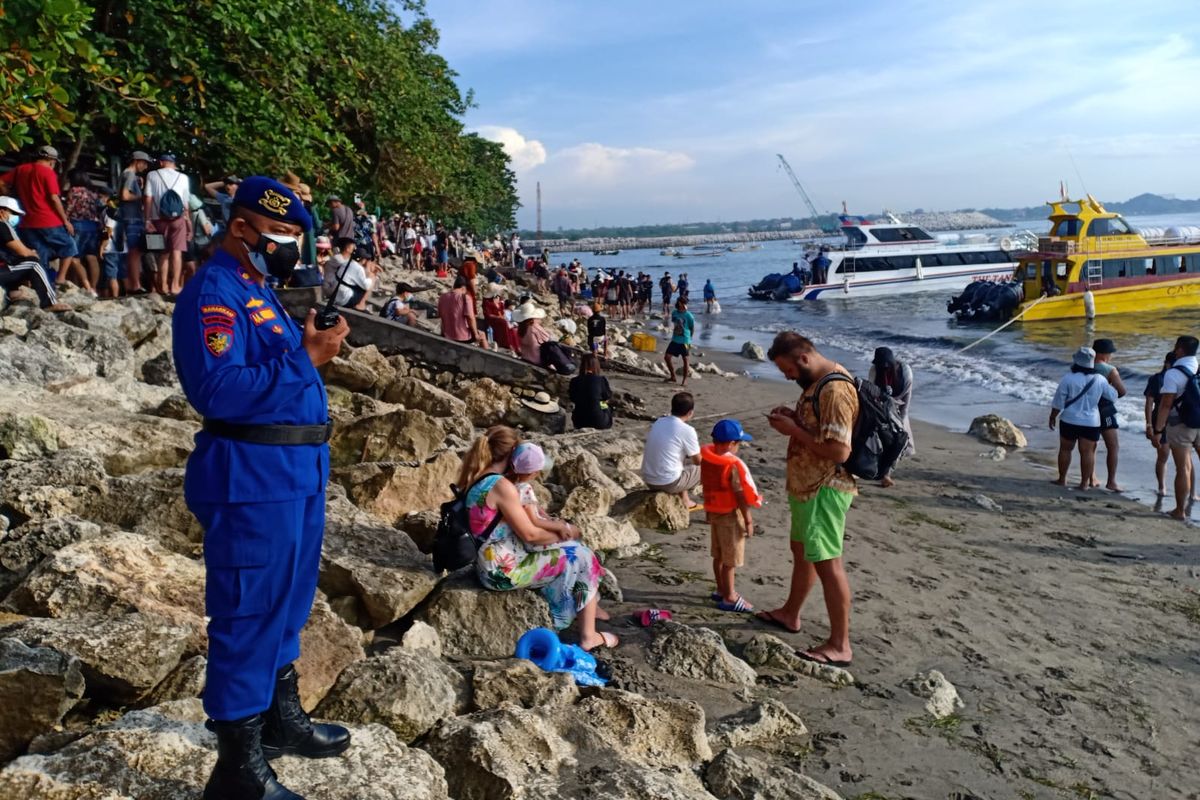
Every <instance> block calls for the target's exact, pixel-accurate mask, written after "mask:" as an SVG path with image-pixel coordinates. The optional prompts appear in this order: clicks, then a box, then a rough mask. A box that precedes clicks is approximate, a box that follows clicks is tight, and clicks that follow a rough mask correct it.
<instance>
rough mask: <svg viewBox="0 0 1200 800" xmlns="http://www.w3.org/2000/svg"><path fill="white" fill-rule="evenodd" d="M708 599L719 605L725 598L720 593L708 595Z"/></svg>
mask: <svg viewBox="0 0 1200 800" xmlns="http://www.w3.org/2000/svg"><path fill="white" fill-rule="evenodd" d="M709 598H710V599H711V600H712V601H713V602H714V603H719V602H721V601H722V600H724V599H725V596H724V595H723V594H721V593H720V592H713V593H712V594H710V595H709Z"/></svg>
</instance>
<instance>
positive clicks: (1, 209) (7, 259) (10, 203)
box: [0, 196, 71, 312]
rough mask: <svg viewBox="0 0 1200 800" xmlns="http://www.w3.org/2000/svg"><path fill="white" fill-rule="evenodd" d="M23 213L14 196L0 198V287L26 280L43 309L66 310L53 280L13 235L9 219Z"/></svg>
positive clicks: (33, 253)
mask: <svg viewBox="0 0 1200 800" xmlns="http://www.w3.org/2000/svg"><path fill="white" fill-rule="evenodd" d="M24 213H25V209H23V208H21V204H20V203H18V202H17V198H15V197H8V196H4V197H0V289H9V288H11V287H14V286H20V285H21V284H23V283H25V282H26V281H28V282H29V283H30V284H32V285H33V290H34V291H35V292H37V296H38V305H40V306H41V308H42V310H44V311H55V312H57V311H70V310H71V307H70V306H68V305H65V304H63V303H59V302H58V299H57V297H56V296H55V294H54V283H53V282H52V281H51V280H50V278H49V276H47V275H46V270H45V268H44V267H42V264H41V262H40V261H38V254H37V253H36V252H34V251H33V250H31V249H30V248H29V246H28V245H26V244H25V243H24V242H22V241H21V240H20V238H18V237H17V234H16V231H14V230H13V227H12V219H13V217H15V216H19V215H22V214H24Z"/></svg>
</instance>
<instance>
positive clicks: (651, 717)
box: [576, 689, 712, 767]
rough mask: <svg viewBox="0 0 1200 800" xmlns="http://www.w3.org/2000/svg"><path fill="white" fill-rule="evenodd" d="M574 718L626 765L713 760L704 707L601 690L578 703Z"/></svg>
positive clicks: (671, 763) (692, 762) (662, 765)
mask: <svg viewBox="0 0 1200 800" xmlns="http://www.w3.org/2000/svg"><path fill="white" fill-rule="evenodd" d="M576 714H577V715H578V718H579V721H580V722H581V723H582V725H583V726H584V727H585V728H586V729H587V730H588V731H589V732H590V733H592V734H594V735H595V736H596V737H598V738H599V740H600V741H601V742H602V743H603V746H605V747H607V748H610V749H612V750H613V751H615V752H617V753H620V754H621V756H622V757H624V758H627V759H629V760H630V761H634V762H637V763H640V764H648V765H651V766H655V767H669V766H674V765H677V764H697V763H699V762H702V761H708V760H709V759H710V758H712V750H711V749H710V748H709V743H708V737H707V736H706V735H705V733H704V709H703V708H701V707H700V706H699V705H697V704H696V703H692V702H688V701H685V700H670V699H664V700H652V699H650V698H647V697H642V696H641V695H638V694H632V693H630V692H622V691H619V690H616V689H603V690H601V691H600V692H599V693H597V694H595V695H592V696H590V697H587V698H585V699H584V700H582V701H580V703H579V705H578V706H576Z"/></svg>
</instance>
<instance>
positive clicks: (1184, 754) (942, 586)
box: [610, 352, 1200, 800]
mask: <svg viewBox="0 0 1200 800" xmlns="http://www.w3.org/2000/svg"><path fill="white" fill-rule="evenodd" d="M700 360H702V361H716V362H717V363H718V364H720V365H721V366H722V367H723V368H725V369H728V370H735V371H739V372H740V371H742V370H744V369H746V368H747V367H748V366H749V365H750V364H751V362H748V361H746V360H744V359H741V358H740V357H738V356H732V355H725V354H718V353H715V352H710V353H708V354H706V355H705V356H704V357H703V358H701V359H700ZM611 377H612V380H613V383H614V388H619V389H621V390H625V391H628V392H630V393H632V394H635V395H637V396H639V397H641V398H643V400H644V401H645V403H646V407H647V410H648V411H650V412H652V413H657V412H659V411H660V410H661V411H662V412H663V413H665V409H666V408H667V407H668V398H669V397H670V395H671V393H672V391H674V390H675V388H676V387H672V386H669V385H667V384H664V383H662V382H661V380H653V379H641V378H631V377H627V376H611ZM688 388H689V389H690V390H691V391H693V393H694V394H696V396H697V410H696V414H697V416H698V417H705V418H706V419H703V420H702V421H698V422H697V423H696V427H697V430H698V432H699V433H700V439H701V442H702V443H704V442H705V441H707V440H708V435H709V431H710V430H711V426H712V424H713V422H714V421H715V418H716V417H715V416H713V415H720V414H726V413H728V414H732V415H735V416H739V417H740V418H741V420H742V422H743V423H744V424H745V426H746V428H747V430H748V431H749V432H750V433H752V434H753V435H754V436H755V437H756V441H755V442H754V443H753V444H752V445H749V446H747V447H746V448H745V449H744V450H743V457H744V458H745V460H746V461H747V463H748V464H749V466H750V468H751V470H752V471H753V473H754V475H755V478H756V480H757V482H758V485H759V487H760V489H761V490H762V491H763V494H764V496H765V497H766V498H767V505H766V506H765V507H764V508H763V509H761V510H760V511H759V512H757V513H756V515H755V520H756V522H757V524H758V526H759V527H760V528H761V532H760V533H759V535H756V536H755V537H754V538H753V539H751V540H750V542H749V543H748V547H747V561H746V566H745V567H744V568H742V569H741V570H739V573H738V579H737V585H738V588H739V590H740V591H741V592H743V593H744V594H745V596H746V598H747V599H748V600H750V601H751V602H753V603H754V604H755V605H756V606H757V607H758V608H762V609H765V608H774V607H776V606H778V605H780V604H782V602H783V600H784V598H785V597H786V594H787V588H788V580H789V577H790V571H791V560H790V553H789V551H788V539H787V530H788V514H787V503H786V497H785V494H784V452H785V446H786V443H785V441H784V439H783V437H781V436H779V435H777V434H775V433H774V431H772V430H771V429H770V428H769V427H768V425H767V424H766V420H765V418H764V417H763V415H762V412H761V411H759V410H758V409H761V408H763V407H769V406H772V405H775V404H776V403H779V402H784V403H788V404H791V403H794V402H795V399H796V397H797V396H798V393H799V389H798V388H797V387H795V386H794V385H791V384H787V383H783V382H776V381H767V380H757V381H753V382H751V381H750V380H748V379H746V378H734V379H730V378H718V377H713V376H709V375H704V376H702V377H701V380H699V381H697V382H695V383H694V384H692V385H690V386H689V387H688ZM917 402H918V403H919V402H920V397H918V398H917ZM748 409H754V410H755V413H746V412H747V410H748ZM644 431H645V425H644V424H634V423H629V422H623V423H621V427H619V429H618V431H617V433H618V435H628V436H631V437H641V436H642V435H644ZM915 436H916V443H917V451H918V453H917V455H916V456H915V457H914V458H912V459H910V460H907V461H905V462H904V463H903V464H902V465H901V467H900V469H899V470H898V472H897V475H896V477H897V480H898V483H897V485H896V486H895V487H894V488H892V489H887V490H885V489H881V488H880V487H878V486H877V485H871V484H861V483H860V490H861V494H860V496H859V498H858V499H857V500H856V501H855V503H854V506H853V507H852V509H851V511H850V515H849V521H848V525H847V537H846V551H845V552H846V554H845V557H846V563H847V571H848V573H849V576H850V583H851V588H852V589H853V592H854V608H853V611H852V616H851V635H852V641H853V644H854V648H855V655H854V664H853V665H852V667H851V668H850V671H851V672H852V673H853V674H854V676H855V677H856V679H857V682H858V683H857V685H856V686H852V687H846V688H833V687H831V686H830V685H828V684H825V683H822V682H819V681H816V680H814V679H812V678H808V677H805V676H803V675H789V674H782V673H779V672H773V671H770V670H763V671H761V672H760V675H761V678H760V681H759V684H758V686H757V687H756V688H755V689H754V690H752V691H751V692H750V693H746V692H744V691H739V692H737V693H735V692H734V691H733V690H731V688H730V687H728V686H720V685H717V684H710V685H706V684H698V683H696V682H693V681H682V680H680V679H676V678H671V677H669V676H665V675H662V674H660V673H657V672H654V671H653V670H650V669H649V668H646V667H645V665H644V661H643V655H644V647H642V646H641V645H643V644H645V643H648V642H649V641H650V636H649V634H648V633H646V632H644V631H642V630H641V629H638V628H636V627H634V626H633V625H632V624H631V623H628V622H622V621H620V617H619V616H618V613H617V612H632V611H634V610H636V609H641V608H645V607H659V608H668V609H670V610H671V611H673V612H674V614H675V618H676V620H677V621H680V622H684V623H687V624H694V625H704V626H707V627H711V628H713V629H715V630H717V631H719V632H720V633H721V634H722V635H723V636H724V637H725V638H726V640H727V642H728V643H729V645H730V648H731V649H732V650H733V651H734V652H735V653H738V652H740V648H741V645H742V644H744V643H745V642H746V641H747V640H748V639H749V638H750V637H751V636H753V635H754V634H756V633H762V632H769V633H771V634H773V635H776V636H778V637H780V638H781V639H783V640H784V641H786V642H787V643H789V644H790V645H793V646H795V647H797V648H800V649H804V648H807V647H810V646H812V645H815V644H817V643H818V642H820V641H822V640H823V639H824V638H825V636H826V635H827V632H828V629H827V624H826V618H825V610H824V605H823V602H822V598H821V596H820V591H819V588H818V589H816V590H814V593H813V595H812V596H810V598H809V600H808V603H807V605H806V606H805V609H804V622H803V627H802V630H801V632H800V633H798V634H788V633H786V632H784V631H783V630H781V629H779V628H773V627H768V626H766V625H765V624H763V623H760V622H758V621H756V620H754V619H753V618H750V617H748V616H746V615H739V614H732V613H723V612H720V611H718V610H716V609H715V607H714V606H713V605H712V604H711V602H710V601H709V600H708V596H709V593H710V592H711V591H712V590H713V587H714V584H713V580H712V576H711V561H710V555H709V546H708V536H709V534H708V530H707V526H706V525H705V524H704V523H703V515H702V514H698V515H694V516H693V525H692V526H691V528H690V529H688V530H686V531H682V532H679V533H674V534H666V533H656V532H645V531H644V532H643V538H644V539H645V541H647V542H649V543H650V544H651V545H652V549H651V551H650V552H649V553H646V554H644V555H642V556H640V557H637V558H630V559H624V560H619V561H615V562H611V563H610V566H612V567H613V568H614V570H615V572H616V574H617V576H618V578H619V579H620V582H621V585H622V587H623V590H624V599H625V602H624V603H623V604H620V605H614V606H612V608H611V610H612V611H613V612H614V620H615V621H614V625H615V627H616V629H617V630H618V631H619V632H620V633H621V635H622V636H623V638H624V642H623V645H622V647H621V648H620V649H619V651H618V653H617V655H616V660H617V662H618V664H619V665H620V666H621V667H622V672H623V673H624V674H626V675H627V676H630V677H627V679H626V681H627V683H629V684H630V688H635V689H637V690H639V691H643V692H653V691H655V690H659V691H662V692H663V693H664V694H670V695H673V696H682V697H688V698H691V699H694V700H696V701H698V702H700V703H701V704H702V705H704V707H705V709H706V711H707V712H708V715H709V719H710V721H711V720H714V719H716V718H718V717H720V716H723V715H726V714H729V713H732V712H733V711H736V710H738V709H740V708H743V707H744V705H745V703H746V702H748V701H749V700H750V699H751V697H750V695H751V694H752V695H753V697H756V698H761V697H767V696H769V697H773V698H775V699H778V700H781V701H783V702H784V703H786V704H787V705H788V707H789V708H791V709H792V710H793V711H794V712H796V713H797V714H799V715H800V716H801V718H802V719H803V720H804V721H805V723H806V724H807V726H808V728H809V729H810V732H811V735H810V736H809V737H807V738H805V739H804V740H802V741H798V742H797V741H787V742H780V743H779V744H778V746H777V747H770V748H766V749H764V750H760V754H764V755H768V756H770V757H771V758H772V759H778V760H779V762H780V763H783V762H787V763H790V764H792V765H795V766H797V767H798V768H799V769H801V770H802V771H803V772H805V773H807V774H809V775H810V776H812V777H813V778H815V779H816V780H818V781H821V782H822V783H825V784H826V785H828V786H830V787H831V788H834V789H836V790H837V791H838V792H840V793H841V794H842V796H843V797H846V798H861V799H862V800H867V798H872V799H873V800H883V799H887V800H894V799H895V798H922V799H924V798H957V799H958V800H966V798H1043V797H1045V798H1061V797H1068V798H1080V797H1082V798H1101V797H1115V798H1130V799H1132V798H1139V800H1141V799H1143V798H1200V710H1198V709H1200V680H1198V679H1200V566H1197V565H1198V564H1200V534H1197V532H1196V531H1195V530H1194V529H1191V528H1187V527H1185V526H1183V525H1182V524H1179V523H1176V522H1173V521H1171V520H1168V519H1166V518H1165V517H1163V516H1162V515H1157V514H1154V513H1153V512H1151V511H1150V510H1148V509H1147V508H1146V507H1145V506H1142V505H1139V504H1137V503H1136V502H1133V501H1131V500H1126V499H1123V498H1120V497H1117V496H1113V495H1109V494H1107V493H1102V492H1088V493H1079V492H1073V491H1068V490H1064V489H1060V488H1058V487H1056V486H1052V485H1051V483H1050V479H1051V478H1052V475H1051V474H1050V472H1049V471H1048V469H1047V467H1046V466H1045V465H1047V464H1049V463H1050V462H1051V461H1052V459H1053V454H1052V453H1047V452H1042V451H1036V450H1030V451H1014V452H1011V453H1010V455H1009V457H1008V458H1007V459H1006V460H1004V461H1000V462H996V461H992V460H990V459H988V458H985V457H981V454H983V453H985V452H987V451H990V450H991V446H990V445H985V444H983V443H981V442H979V441H977V440H975V439H974V437H968V436H966V435H965V434H962V433H956V432H951V431H947V430H944V429H940V428H937V427H933V426H930V425H926V424H921V423H916V424H915ZM989 501H990V502H989ZM993 504H994V506H998V507H999V510H995V508H985V506H989V507H991V506H993ZM928 670H939V671H941V672H942V673H943V674H944V675H945V676H946V678H948V679H949V680H950V682H951V683H953V684H954V685H955V686H956V687H957V689H958V691H959V694H960V695H961V697H962V699H963V701H964V703H965V707H964V708H963V709H962V710H961V711H960V712H959V713H957V714H955V715H953V716H952V717H949V718H946V719H944V720H942V721H940V722H935V721H934V720H933V718H932V717H930V716H929V715H928V714H927V713H926V712H925V711H924V708H923V706H924V702H925V701H924V700H923V699H921V698H918V697H916V696H915V695H913V694H911V693H910V692H909V691H908V690H907V689H905V688H904V686H903V684H904V682H905V681H906V680H908V679H909V678H911V677H912V676H914V675H915V674H916V673H918V672H924V671H928Z"/></svg>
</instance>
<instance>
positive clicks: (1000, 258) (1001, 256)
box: [991, 250, 1013, 264]
mask: <svg viewBox="0 0 1200 800" xmlns="http://www.w3.org/2000/svg"><path fill="white" fill-rule="evenodd" d="M991 252H992V263H993V264H1011V263H1012V260H1013V259H1012V256H1011V255H1009V254H1008V253H1006V252H1004V251H1003V250H993V251H991Z"/></svg>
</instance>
